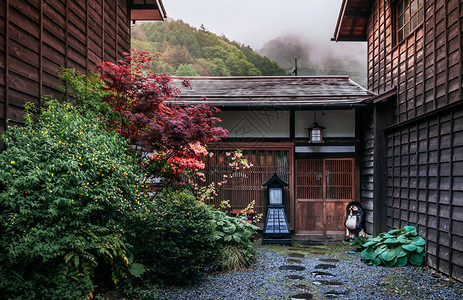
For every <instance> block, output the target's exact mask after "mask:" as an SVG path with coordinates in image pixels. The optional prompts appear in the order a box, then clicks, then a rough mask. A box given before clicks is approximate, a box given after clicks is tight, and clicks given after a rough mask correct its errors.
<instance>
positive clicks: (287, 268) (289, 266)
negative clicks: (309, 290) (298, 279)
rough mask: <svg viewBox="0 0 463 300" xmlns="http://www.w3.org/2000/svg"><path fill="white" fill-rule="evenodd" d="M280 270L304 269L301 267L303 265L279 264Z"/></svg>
mask: <svg viewBox="0 0 463 300" xmlns="http://www.w3.org/2000/svg"><path fill="white" fill-rule="evenodd" d="M280 270H282V271H304V270H305V267H303V266H291V265H284V266H280Z"/></svg>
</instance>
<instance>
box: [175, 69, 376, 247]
mask: <svg viewBox="0 0 463 300" xmlns="http://www.w3.org/2000/svg"><path fill="white" fill-rule="evenodd" d="M190 82H191V85H192V87H193V88H192V89H185V88H182V94H181V95H180V99H179V101H180V102H179V103H181V104H195V103H198V102H203V101H204V100H203V98H202V96H205V97H206V98H207V102H208V103H211V104H213V105H215V106H216V107H218V108H220V109H221V112H220V113H219V115H218V117H220V118H221V119H222V120H223V122H222V123H221V124H220V125H221V126H223V127H224V128H227V129H228V130H229V131H230V133H229V136H228V138H227V139H225V140H223V141H221V142H220V143H217V144H214V145H209V147H208V149H209V150H210V151H212V152H213V153H214V154H215V155H214V156H213V157H211V158H209V159H208V160H207V161H206V162H205V163H206V170H205V171H206V174H207V176H206V177H207V178H208V180H209V181H208V182H207V183H209V182H211V181H215V182H217V181H220V180H221V179H222V178H223V175H227V174H229V172H230V167H229V166H228V162H229V160H228V159H227V156H226V153H227V152H232V151H234V150H236V149H241V150H243V154H244V157H246V158H247V159H248V160H249V161H250V162H251V163H252V164H253V165H254V167H252V168H251V169H248V170H240V171H239V172H235V173H234V174H233V179H232V180H229V181H228V183H227V184H226V185H225V186H224V187H223V188H222V189H221V191H220V193H219V196H218V199H216V201H217V203H218V202H219V201H221V200H230V202H231V206H232V207H231V209H243V208H245V207H246V206H247V204H248V203H250V202H251V201H252V200H255V201H256V206H255V210H256V211H257V212H258V213H264V214H265V213H266V211H267V199H266V188H265V187H263V186H262V184H263V183H265V182H267V181H268V180H269V179H270V178H271V177H272V176H273V175H274V174H275V173H276V174H277V175H278V176H279V177H280V178H281V179H282V180H283V181H285V182H287V183H288V184H289V187H288V188H287V189H285V190H286V193H287V195H286V197H285V198H286V199H288V200H289V201H286V202H285V204H286V214H287V217H288V219H289V223H290V227H291V229H293V230H294V235H293V238H295V239H312V240H327V239H331V240H340V239H343V238H344V236H345V228H344V218H345V207H346V205H347V203H349V202H350V201H352V200H354V199H358V198H359V196H360V194H359V187H360V183H359V169H360V166H359V162H360V159H359V157H357V156H356V153H357V151H356V147H357V144H358V141H359V140H358V138H357V136H358V131H359V130H361V127H359V126H358V122H359V119H358V114H357V112H358V110H359V109H362V108H364V107H365V106H367V105H366V104H364V103H362V102H363V101H364V100H366V99H369V98H371V97H372V96H373V95H374V94H372V93H370V92H368V91H367V90H366V89H364V88H362V87H361V86H359V85H357V84H356V83H354V82H353V81H351V80H350V79H349V78H348V77H347V76H325V77H322V76H320V77H317V76H313V77H311V76H300V77H299V76H298V77H290V76H286V77H199V78H191V79H190ZM314 122H317V123H318V124H320V125H321V126H323V127H325V128H324V129H323V131H322V133H323V141H322V142H315V143H310V142H309V136H308V130H307V128H308V127H311V126H312V125H313V123H314ZM217 203H215V204H217ZM263 220H265V218H264V219H263Z"/></svg>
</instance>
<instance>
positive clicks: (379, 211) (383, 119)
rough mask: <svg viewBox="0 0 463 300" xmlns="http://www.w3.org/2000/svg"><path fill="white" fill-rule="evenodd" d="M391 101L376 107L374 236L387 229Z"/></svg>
mask: <svg viewBox="0 0 463 300" xmlns="http://www.w3.org/2000/svg"><path fill="white" fill-rule="evenodd" d="M391 99H394V100H395V101H397V100H396V99H397V98H396V97H393V98H389V100H387V101H385V102H380V103H377V104H375V105H374V108H373V117H374V120H373V129H374V148H373V149H374V150H373V161H374V165H373V174H374V175H373V235H378V234H379V233H381V232H384V231H386V229H387V211H386V209H387V208H386V201H387V165H386V164H387V158H386V154H387V149H386V146H387V145H386V135H385V134H384V128H385V127H387V126H388V125H391V123H392V120H393V107H394V105H392V101H391Z"/></svg>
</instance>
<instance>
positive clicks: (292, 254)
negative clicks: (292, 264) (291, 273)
mask: <svg viewBox="0 0 463 300" xmlns="http://www.w3.org/2000/svg"><path fill="white" fill-rule="evenodd" d="M288 256H289V257H294V258H304V257H305V255H304V254H302V253H289V254H288Z"/></svg>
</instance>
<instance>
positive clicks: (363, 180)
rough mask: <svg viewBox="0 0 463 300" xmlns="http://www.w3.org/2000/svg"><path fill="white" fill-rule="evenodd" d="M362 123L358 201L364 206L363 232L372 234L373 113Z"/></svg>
mask: <svg viewBox="0 0 463 300" xmlns="http://www.w3.org/2000/svg"><path fill="white" fill-rule="evenodd" d="M366 115H368V116H369V118H368V119H367V120H366V122H365V123H364V124H363V126H362V127H363V128H364V134H363V137H362V139H363V142H362V143H361V144H360V145H359V151H360V152H361V155H360V160H361V161H360V201H361V202H362V203H363V206H364V208H365V232H366V233H368V234H373V231H374V230H373V224H374V222H373V200H374V199H373V175H374V174H373V170H374V159H373V158H374V153H373V151H374V130H373V121H374V120H373V114H372V113H369V114H368V113H367V114H366Z"/></svg>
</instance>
